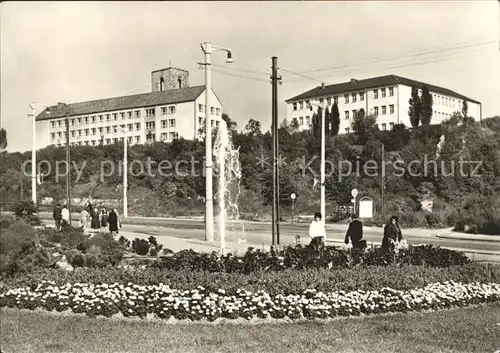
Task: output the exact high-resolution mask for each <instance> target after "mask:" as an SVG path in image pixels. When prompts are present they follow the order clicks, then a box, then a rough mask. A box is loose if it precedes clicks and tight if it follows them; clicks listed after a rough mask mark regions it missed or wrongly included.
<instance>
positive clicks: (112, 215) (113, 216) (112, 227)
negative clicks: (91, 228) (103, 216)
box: [108, 210, 118, 235]
mask: <svg viewBox="0 0 500 353" xmlns="http://www.w3.org/2000/svg"><path fill="white" fill-rule="evenodd" d="M108 224H109V231H110V232H111V235H115V233H116V234H118V214H117V213H116V212H115V210H111V211H110V212H109V215H108Z"/></svg>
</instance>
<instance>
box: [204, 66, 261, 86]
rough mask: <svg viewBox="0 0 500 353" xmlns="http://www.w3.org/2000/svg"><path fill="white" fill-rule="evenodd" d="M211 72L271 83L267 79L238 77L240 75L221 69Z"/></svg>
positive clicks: (213, 69)
mask: <svg viewBox="0 0 500 353" xmlns="http://www.w3.org/2000/svg"><path fill="white" fill-rule="evenodd" d="M211 71H213V72H217V73H219V74H222V75H226V76H232V77H238V78H241V79H245V80H250V81H257V82H266V83H269V80H266V79H262V78H256V77H249V76H243V75H238V74H235V73H232V72H227V71H223V70H219V69H215V68H212V70H211Z"/></svg>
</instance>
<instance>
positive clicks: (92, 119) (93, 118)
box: [51, 110, 141, 128]
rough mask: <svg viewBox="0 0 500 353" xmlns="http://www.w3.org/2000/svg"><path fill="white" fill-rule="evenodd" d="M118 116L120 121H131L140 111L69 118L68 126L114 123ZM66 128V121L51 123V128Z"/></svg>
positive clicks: (139, 114)
mask: <svg viewBox="0 0 500 353" xmlns="http://www.w3.org/2000/svg"><path fill="white" fill-rule="evenodd" d="M118 116H120V118H121V120H125V119H127V118H128V119H132V118H133V117H134V116H135V118H140V117H141V111H140V110H135V111H134V112H132V111H128V112H121V113H109V114H99V115H91V116H82V117H78V118H71V119H70V126H75V124H76V125H80V124H82V123H83V124H89V122H90V124H95V123H98V122H99V123H103V122H104V121H107V122H108V121H111V120H113V121H116V120H118ZM63 126H64V127H66V119H65V118H63V119H59V120H53V121H51V127H52V128H55V127H63Z"/></svg>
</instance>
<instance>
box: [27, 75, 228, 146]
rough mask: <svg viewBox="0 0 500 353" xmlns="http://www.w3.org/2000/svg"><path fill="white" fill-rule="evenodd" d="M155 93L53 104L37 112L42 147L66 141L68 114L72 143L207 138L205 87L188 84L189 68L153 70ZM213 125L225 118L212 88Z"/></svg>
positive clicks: (94, 144)
mask: <svg viewBox="0 0 500 353" xmlns="http://www.w3.org/2000/svg"><path fill="white" fill-rule="evenodd" d="M151 79H152V81H151V82H152V92H150V93H143V94H136V95H132V96H124V97H114V98H106V99H100V100H95V101H87V102H80V103H71V104H64V103H58V104H57V105H54V106H51V107H48V108H47V109H45V110H43V111H42V112H41V113H40V114H39V115H38V116H37V117H36V135H37V141H36V143H37V147H38V148H43V147H46V146H49V145H53V146H63V145H65V144H66V114H67V115H68V121H69V134H70V136H69V139H70V144H72V145H90V146H97V145H101V144H103V145H108V144H112V143H116V142H119V141H121V142H123V141H124V139H125V138H126V139H127V141H128V142H129V144H143V143H148V142H153V141H166V142H170V141H172V140H173V139H175V138H180V137H182V138H185V139H197V138H201V137H203V133H202V130H203V126H204V124H205V86H194V87H189V74H188V72H187V71H185V70H181V69H177V68H167V69H163V70H157V71H153V72H152V74H151ZM210 102H211V106H210V115H211V120H212V121H211V124H212V126H213V127H218V126H219V124H220V121H221V120H222V103H221V101H220V100H219V98H218V97H217V95H216V94H215V93H214V92H213V90H212V91H211V92H210Z"/></svg>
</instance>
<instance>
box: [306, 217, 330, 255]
mask: <svg viewBox="0 0 500 353" xmlns="http://www.w3.org/2000/svg"><path fill="white" fill-rule="evenodd" d="M321 218H322V216H321V213H319V212H316V213H315V214H314V220H313V221H312V222H311V225H310V226H309V236H310V237H311V242H310V243H309V245H310V246H311V247H312V248H314V249H315V250H317V249H318V248H320V247H323V246H324V245H325V241H326V230H325V225H324V224H323V222H322V221H321Z"/></svg>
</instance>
